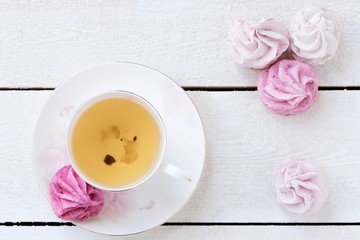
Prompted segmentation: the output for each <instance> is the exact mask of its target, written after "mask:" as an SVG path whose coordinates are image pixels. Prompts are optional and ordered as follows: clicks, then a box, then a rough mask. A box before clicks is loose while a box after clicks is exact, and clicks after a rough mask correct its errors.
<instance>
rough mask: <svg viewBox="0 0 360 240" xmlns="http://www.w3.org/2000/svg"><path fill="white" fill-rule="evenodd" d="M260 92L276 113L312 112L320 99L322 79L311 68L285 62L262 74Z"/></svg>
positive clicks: (261, 97) (264, 101) (301, 63)
mask: <svg viewBox="0 0 360 240" xmlns="http://www.w3.org/2000/svg"><path fill="white" fill-rule="evenodd" d="M258 92H259V95H260V99H261V101H262V102H263V103H264V104H265V106H267V107H268V108H269V109H271V110H272V111H274V112H275V113H278V114H281V115H295V114H300V113H302V112H305V111H306V110H308V109H309V108H310V107H311V106H312V104H313V103H314V101H315V100H316V98H317V92H318V80H317V78H316V76H315V72H314V70H313V69H312V68H311V66H310V65H308V64H306V63H303V62H299V61H296V60H287V59H285V60H281V61H279V62H277V63H275V64H274V65H272V66H271V67H269V68H267V69H265V70H263V71H262V73H261V74H260V77H259V82H258Z"/></svg>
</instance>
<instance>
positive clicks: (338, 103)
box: [0, 91, 360, 222]
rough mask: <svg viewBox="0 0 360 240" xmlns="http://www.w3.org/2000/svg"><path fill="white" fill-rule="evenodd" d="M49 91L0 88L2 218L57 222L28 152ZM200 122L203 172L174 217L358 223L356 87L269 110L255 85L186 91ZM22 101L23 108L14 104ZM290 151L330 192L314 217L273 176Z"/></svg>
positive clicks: (359, 142) (359, 133)
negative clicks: (295, 208) (299, 109)
mask: <svg viewBox="0 0 360 240" xmlns="http://www.w3.org/2000/svg"><path fill="white" fill-rule="evenodd" d="M49 94H50V92H48V91H42V92H38V91H23V92H17V91H8V92H0V99H1V102H0V109H1V111H2V114H1V115H0V134H1V136H0V156H1V168H2V169H4V170H5V171H3V172H2V176H1V179H2V188H0V202H1V214H0V222H6V221H10V222H19V221H45V222H46V221H59V219H58V218H56V217H55V215H54V214H53V212H52V210H51V208H50V206H49V204H48V203H47V201H46V200H45V198H44V197H43V195H42V193H41V192H40V190H39V188H38V186H37V184H36V181H35V178H34V174H33V170H32V166H31V159H30V152H31V140H32V139H31V138H32V134H33V128H34V125H35V120H36V118H37V116H38V114H39V112H40V110H41V108H42V106H43V104H44V103H45V101H46V99H47V98H48V96H49ZM189 95H190V97H191V98H192V99H193V101H194V103H195V104H196V106H197V107H198V109H199V111H200V114H201V116H202V118H203V121H204V126H205V130H206V136H207V159H206V164H205V169H204V175H203V176H202V179H201V181H200V183H199V186H198V189H197V190H196V192H195V193H194V195H193V197H192V199H191V200H190V202H189V203H188V204H187V205H186V206H185V207H184V208H183V209H182V210H181V211H180V212H179V213H178V214H176V215H175V216H174V217H173V218H172V219H171V220H170V221H175V222H295V221H296V222H359V221H360V216H359V212H360V202H359V201H358V199H359V195H360V191H359V189H358V182H359V177H358V175H359V172H360V161H359V156H360V129H359V127H358V124H359V119H360V108H358V107H356V106H359V104H360V91H330V92H326V91H322V92H320V95H319V99H318V101H317V102H316V104H315V106H314V107H313V108H312V109H311V110H310V111H309V112H307V113H305V114H303V115H300V116H295V117H283V116H278V115H275V114H272V113H270V112H269V111H267V110H266V109H265V108H264V107H263V105H262V103H261V102H260V101H259V99H258V98H257V93H256V92H189ZM19 106H21V107H19ZM289 158H305V159H310V160H312V161H313V162H314V163H316V164H317V165H318V166H319V167H320V168H321V169H322V171H323V173H324V175H325V177H326V178H327V180H328V184H329V188H330V194H329V199H328V201H327V202H326V204H325V206H324V207H323V209H322V210H321V211H320V212H319V213H318V214H315V215H312V216H298V215H294V214H290V213H287V212H285V211H284V210H283V209H282V208H281V207H280V206H279V205H278V203H277V202H276V199H275V196H274V191H273V189H272V184H271V177H272V172H273V170H274V169H275V167H276V166H277V165H278V164H279V163H280V162H281V161H282V160H286V159H289Z"/></svg>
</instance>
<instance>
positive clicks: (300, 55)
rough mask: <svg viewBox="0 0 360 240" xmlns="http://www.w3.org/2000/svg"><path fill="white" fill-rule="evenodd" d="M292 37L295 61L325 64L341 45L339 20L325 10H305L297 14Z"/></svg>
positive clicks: (313, 8) (311, 8)
mask: <svg viewBox="0 0 360 240" xmlns="http://www.w3.org/2000/svg"><path fill="white" fill-rule="evenodd" d="M290 35H291V50H292V52H293V57H294V58H295V59H297V60H300V61H303V62H307V63H309V64H314V65H321V64H324V63H326V62H327V61H328V60H330V59H331V58H332V57H333V56H334V55H335V53H336V50H337V47H338V44H339V40H340V23H339V18H338V17H337V15H336V14H335V13H334V12H332V11H328V10H326V9H324V8H320V7H309V8H304V9H302V10H300V11H299V12H297V13H296V14H295V16H294V19H293V21H292V23H291V27H290Z"/></svg>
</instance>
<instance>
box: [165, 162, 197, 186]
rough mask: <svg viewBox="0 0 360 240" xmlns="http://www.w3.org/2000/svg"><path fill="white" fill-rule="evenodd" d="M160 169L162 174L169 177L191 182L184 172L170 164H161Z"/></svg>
mask: <svg viewBox="0 0 360 240" xmlns="http://www.w3.org/2000/svg"><path fill="white" fill-rule="evenodd" d="M160 168H161V170H162V171H163V172H164V173H166V174H168V175H169V176H171V177H174V178H177V179H179V180H181V181H185V182H191V178H190V177H188V176H187V174H186V173H185V171H184V170H182V169H181V168H179V167H177V166H175V165H172V164H170V163H162V164H161V166H160Z"/></svg>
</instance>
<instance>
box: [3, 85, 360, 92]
mask: <svg viewBox="0 0 360 240" xmlns="http://www.w3.org/2000/svg"><path fill="white" fill-rule="evenodd" d="M182 88H183V89H184V90H185V91H208V92H227V91H238V92H246V91H251V92H252V91H256V90H257V88H256V87H230V86H229V87H226V86H225V87H224V86H209V87H206V86H196V87H194V86H183V87H182ZM54 89H55V88H53V87H21V88H15V87H0V91H52V90H54ZM342 90H343V91H346V90H348V91H357V90H360V86H320V87H319V91H342Z"/></svg>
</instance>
